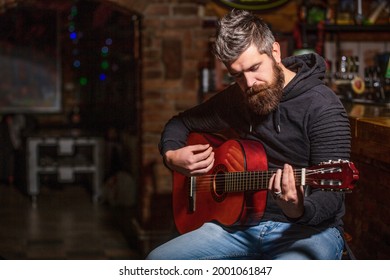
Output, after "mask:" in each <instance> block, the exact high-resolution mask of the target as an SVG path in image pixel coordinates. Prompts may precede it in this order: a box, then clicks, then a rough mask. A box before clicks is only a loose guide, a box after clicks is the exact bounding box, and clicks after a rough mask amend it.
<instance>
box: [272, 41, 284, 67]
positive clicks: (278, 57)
mask: <svg viewBox="0 0 390 280" xmlns="http://www.w3.org/2000/svg"><path fill="white" fill-rule="evenodd" d="M272 56H273V57H274V58H275V61H276V63H280V62H281V61H282V57H281V52H280V45H279V43H278V42H274V43H273V44H272Z"/></svg>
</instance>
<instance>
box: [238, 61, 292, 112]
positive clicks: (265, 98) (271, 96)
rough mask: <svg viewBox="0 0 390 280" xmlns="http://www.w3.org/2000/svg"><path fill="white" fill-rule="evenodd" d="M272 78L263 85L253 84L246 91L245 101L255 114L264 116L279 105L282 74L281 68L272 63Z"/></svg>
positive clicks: (281, 92)
mask: <svg viewBox="0 0 390 280" xmlns="http://www.w3.org/2000/svg"><path fill="white" fill-rule="evenodd" d="M273 72H274V80H273V82H272V83H270V84H269V83H266V84H263V85H257V84H254V85H253V86H252V87H251V88H249V89H248V90H247V91H246V96H245V97H246V98H245V102H246V103H247V105H248V107H249V108H250V109H251V110H252V111H253V112H254V113H255V114H257V115H260V116H265V115H268V114H269V113H271V112H272V111H273V110H275V108H276V107H277V106H278V105H279V102H280V100H281V99H282V95H283V86H284V74H283V71H282V69H281V68H280V67H279V66H278V65H276V63H274V65H273Z"/></svg>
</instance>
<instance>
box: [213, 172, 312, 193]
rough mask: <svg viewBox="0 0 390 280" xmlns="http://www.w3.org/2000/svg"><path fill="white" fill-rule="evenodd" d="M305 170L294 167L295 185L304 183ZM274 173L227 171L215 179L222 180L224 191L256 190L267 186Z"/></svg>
mask: <svg viewBox="0 0 390 280" xmlns="http://www.w3.org/2000/svg"><path fill="white" fill-rule="evenodd" d="M305 171H306V170H305V168H302V169H294V177H295V183H296V184H297V185H304V184H305ZM275 173H276V171H275V170H268V171H242V172H227V173H223V174H221V175H220V176H223V177H224V178H220V176H218V175H217V177H216V180H222V181H223V182H224V186H223V189H224V192H243V191H258V190H264V189H267V188H268V182H269V180H270V178H271V177H272V175H273V174H275Z"/></svg>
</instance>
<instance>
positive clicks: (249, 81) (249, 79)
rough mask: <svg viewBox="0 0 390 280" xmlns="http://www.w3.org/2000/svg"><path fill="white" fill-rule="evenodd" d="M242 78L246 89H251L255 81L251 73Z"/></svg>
mask: <svg viewBox="0 0 390 280" xmlns="http://www.w3.org/2000/svg"><path fill="white" fill-rule="evenodd" d="M244 76H245V82H246V86H247V87H248V88H251V87H252V86H253V85H254V84H255V83H256V79H255V77H254V75H253V74H252V73H245V74H244Z"/></svg>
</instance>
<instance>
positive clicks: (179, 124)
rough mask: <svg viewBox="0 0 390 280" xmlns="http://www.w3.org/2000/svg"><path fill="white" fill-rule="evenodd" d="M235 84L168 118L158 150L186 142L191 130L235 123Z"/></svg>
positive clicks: (209, 129) (237, 98)
mask: <svg viewBox="0 0 390 280" xmlns="http://www.w3.org/2000/svg"><path fill="white" fill-rule="evenodd" d="M238 93H239V89H238V85H236V84H234V85H232V86H230V87H228V88H226V89H224V90H223V91H221V92H220V93H218V94H216V95H215V96H213V97H212V98H210V99H209V100H207V101H206V102H204V103H202V104H199V105H198V106H195V107H193V108H191V109H188V110H186V111H184V112H181V113H179V114H178V115H176V116H174V117H173V118H171V119H170V120H169V121H168V122H167V124H166V125H165V127H164V130H163V132H162V134H161V138H160V143H159V150H160V153H161V155H163V154H165V152H166V151H169V150H176V149H179V148H182V147H184V146H185V145H186V142H187V137H188V134H189V133H190V132H204V133H215V132H219V131H221V130H224V129H226V128H229V127H231V126H234V123H235V122H234V120H235V119H237V118H234V116H235V114H234V113H233V112H236V110H237V109H238V110H239V106H238V105H237V104H240V96H239V94H238Z"/></svg>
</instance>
